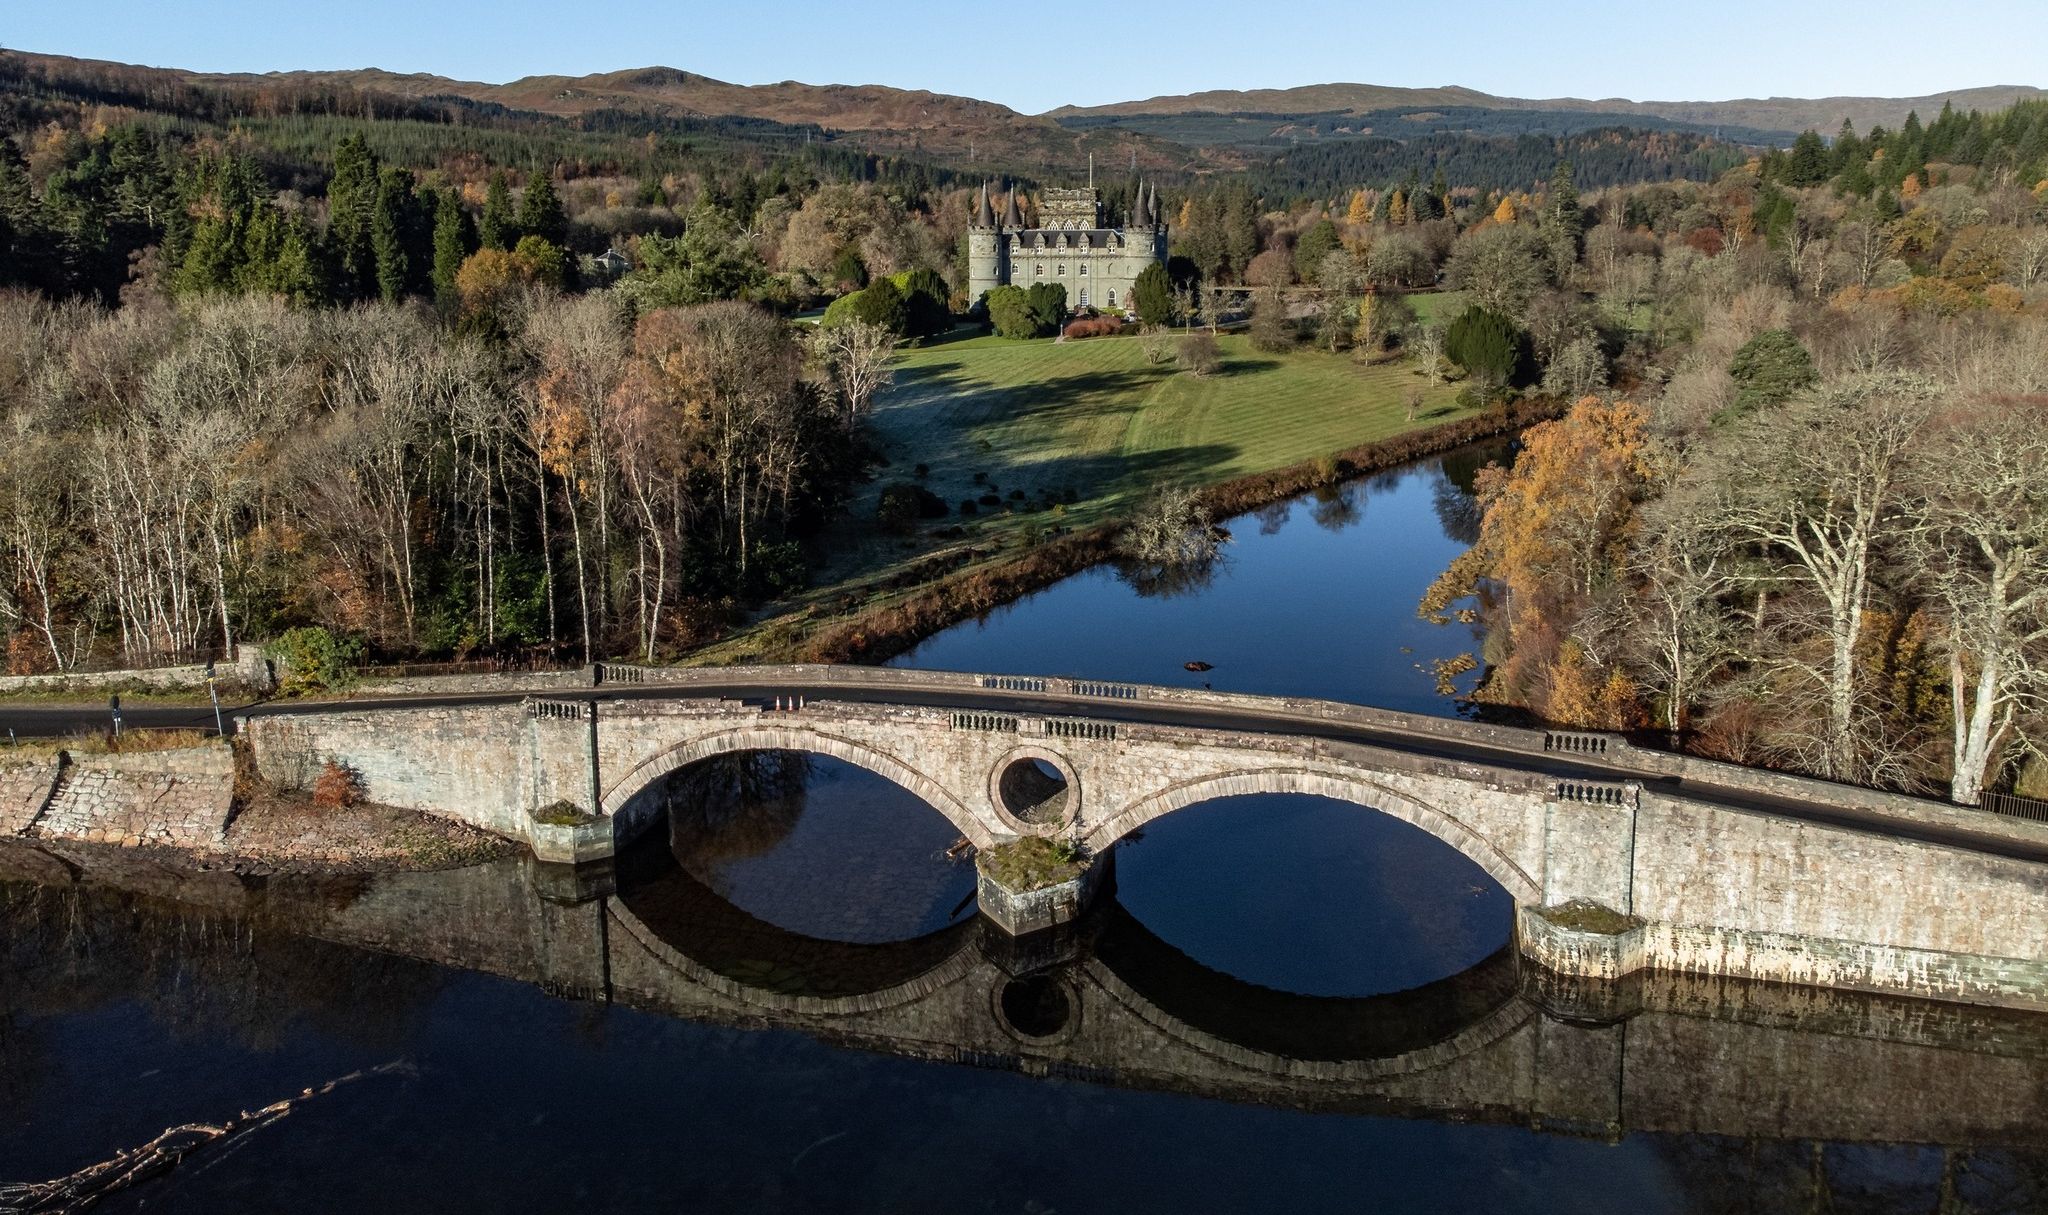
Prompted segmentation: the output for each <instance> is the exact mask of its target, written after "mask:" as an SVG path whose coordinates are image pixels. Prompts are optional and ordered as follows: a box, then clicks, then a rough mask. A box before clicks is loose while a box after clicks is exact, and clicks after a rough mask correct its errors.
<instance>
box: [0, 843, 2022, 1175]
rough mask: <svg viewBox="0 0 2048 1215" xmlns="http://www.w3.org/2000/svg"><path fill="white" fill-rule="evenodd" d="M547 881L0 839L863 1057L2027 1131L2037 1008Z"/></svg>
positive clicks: (116, 890)
mask: <svg viewBox="0 0 2048 1215" xmlns="http://www.w3.org/2000/svg"><path fill="white" fill-rule="evenodd" d="M631 876H632V875H628V877H629V878H630V877H631ZM565 879H566V875H565V874H564V873H563V872H562V871H559V870H556V869H551V868H549V867H544V866H540V865H537V864H535V863H533V862H531V861H529V860H508V861H502V862H497V863H493V864H490V865H485V866H479V867H475V868H471V869H465V870H458V871H452V872H445V873H432V874H394V875H388V876H381V877H377V878H349V879H339V880H336V879H315V878H303V879H302V878H288V877H273V878H270V879H267V880H260V879H240V878H236V877H234V876H232V875H226V874H220V873H202V874H183V873H178V872H175V871H171V870H167V869H164V868H162V867H161V866H158V865H155V864H153V863H150V862H148V861H146V860H142V859H139V858H136V857H134V856H133V855H132V854H119V853H108V852H104V851H93V850H87V849H82V848H79V849H68V850H61V851H60V850H54V849H40V848H29V847H25V846H20V845H8V846H6V847H4V848H0V881H5V882H8V883H10V884H9V885H8V886H6V887H4V888H0V896H4V898H0V909H5V914H6V915H8V916H9V917H12V918H11V919H10V922H9V923H7V925H6V928H7V932H8V935H9V939H10V940H14V941H16V942H17V943H19V942H21V941H25V940H27V939H29V938H30V937H31V936H32V935H33V934H32V932H31V931H30V929H31V928H32V927H33V923H34V922H41V921H43V920H47V921H51V922H54V921H56V920H57V919H59V918H61V917H60V916H58V915H57V914H56V913H55V912H53V911H52V910H51V909H50V908H49V907H45V906H42V905H43V904H48V903H50V901H51V900H60V901H61V900H74V901H75V900H99V901H101V902H103V903H106V904H108V905H112V906H118V907H119V908H121V910H122V912H123V914H122V915H119V916H112V917H105V918H106V919H107V920H108V921H109V922H118V923H122V924H126V925H134V924H144V925H146V924H147V923H149V922H151V921H152V919H160V920H166V921H170V922H173V923H174V924H176V925H179V926H180V927H179V928H178V929H177V931H178V933H179V935H180V937H181V938H182V939H191V938H192V934H191V933H190V932H189V931H188V929H189V926H190V924H191V923H192V922H193V921H194V920H195V919H198V920H204V921H206V922H208V923H211V924H216V925H219V926H223V927H237V926H238V927H237V932H241V931H257V930H259V929H260V930H261V931H264V932H283V933H289V934H293V935H294V936H297V937H302V938H307V939H309V940H311V941H313V942H328V943H334V944H340V945H346V946H356V947H361V948H367V949H371V950H376V951H380V952H382V953H386V954H393V955H399V956H402V957H407V958H415V959H420V960H422V961H426V962H430V963H434V964H436V965H439V966H444V967H457V968H462V969H467V970H474V971H482V972H488V973H491V974H496V975H501V976H505V977H509V978H513V979H517V980H521V981H525V982H529V983H533V984H536V985H539V986H540V987H542V988H543V989H544V990H546V991H548V992H549V993H552V994H554V995H557V996H559V997H561V998H565V999H574V1000H585V1001H591V1002H594V1003H603V1004H611V1005H618V1006H624V1007H630V1008H634V1009H642V1010H648V1011H651V1012H657V1013H661V1014H666V1015H670V1016H677V1017H683V1018H688V1019H690V1020H693V1021H697V1022H702V1023H712V1024H721V1025H729V1026H741V1027H748V1028H763V1027H779V1028H789V1029H795V1030H798V1031H801V1032H804V1033H806V1034H809V1035H811V1036H813V1037H815V1038H818V1039H820V1040H823V1041H826V1042H829V1043H833V1044H836V1045H840V1046H845V1047H850V1048H855V1049H860V1050H869V1051H882V1052H888V1053H891V1054H895V1055H901V1056H908V1057H913V1058H919V1059H927V1060H938V1061H943V1062H950V1063H959V1064H966V1065H972V1066H979V1067H993V1068H1001V1069H1005V1070H1012V1071H1016V1072H1021V1073H1025V1074H1034V1075H1048V1076H1060V1077H1067V1078H1071V1079H1078V1080H1083V1081H1087V1082H1091V1083H1096V1084H1103V1085H1113V1086H1120V1087H1129V1088H1137V1089H1153V1090H1166V1091H1173V1092H1181V1093H1189V1094H1194V1095H1199V1096H1202V1097H1207V1098H1215V1099H1221V1100H1227V1101H1238V1102H1252V1103H1259V1104H1266V1105H1273V1106H1282V1107H1289V1108H1296V1109H1305V1110H1317V1111H1328V1110H1336V1111H1346V1112H1358V1113H1373V1114H1384V1115H1393V1116H1399V1117H1414V1118H1430V1119H1448V1120H1456V1121H1488V1122H1499V1123H1510V1124H1519V1125H1535V1126H1539V1127H1545V1128H1551V1129H1555V1130H1560V1131H1565V1132H1570V1133H1576V1134H1587V1135H1593V1136H1598V1137H1609V1136H1614V1135H1618V1134H1622V1133H1629V1132H1659V1133H1661V1132H1673V1133H1704V1134H1710V1135H1722V1136H1735V1137H1740V1138H1743V1139H1752V1140H1785V1141H1805V1142H1838V1143H1886V1144H1929V1145H1950V1146H1957V1147H1962V1146H1969V1147H1973V1148H1986V1147H1993V1146H1999V1145H2009V1146H2014V1147H2022V1148H2025V1147H2032V1146H2035V1144H2036V1141H2037V1139H2038V1136H2039V1128H2040V1127H2041V1126H2042V1125H2044V1124H2048V1018H2043V1017H2040V1016H2037V1015H2030V1014H2021V1013H2011V1012H2002V1011H1998V1010H1990V1009H1984V1008H1977V1007H1969V1006H1961V1005H1947V1004H1935V1003H1929V1002H1922V1001H1914V1000H1908V999H1896V998H1878V997H1869V996H1859V995H1852V994H1846V993H1839V992H1828V991H1823V990H1820V989H1815V988H1788V987H1778V986H1771V985H1763V984H1755V983H1746V982H1739V981H1732V980H1711V979H1700V978H1686V977H1674V976H1665V975H1654V974H1647V975H1641V976H1638V977H1636V978H1633V979H1631V980H1627V981H1624V982H1621V983H1610V984H1593V983H1584V982H1579V983H1575V984H1565V983H1562V982H1560V981H1559V980H1558V979H1556V978H1555V977H1554V976H1547V975H1544V974H1542V973H1541V972H1537V971H1534V970H1533V969H1525V968H1523V967H1522V966H1521V965H1520V964H1519V963H1518V961H1517V960H1516V959H1515V958H1514V957H1513V956H1512V954H1511V953H1510V952H1508V951H1503V952H1501V953H1498V954H1495V955H1493V956H1491V957H1488V958H1486V959H1485V960H1483V961H1481V962H1480V963H1478V964H1477V965H1475V966H1473V967H1471V968H1469V969H1467V970H1465V971H1464V972H1462V973H1460V974H1457V975H1454V976H1451V977H1449V978H1446V979H1443V980H1440V981H1438V982H1435V983H1431V984H1428V985H1425V986H1423V987H1418V988H1415V989H1412V990H1408V991H1402V992H1396V993H1390V994H1387V995H1382V996H1372V997H1364V998H1356V999H1352V998H1327V997H1305V996H1298V995H1290V994H1287V993H1282V992H1276V991H1272V990H1270V989H1265V988H1260V987H1257V986H1255V985H1252V984H1248V983H1245V982H1243V981H1241V980H1238V979H1235V978H1232V977H1230V976H1228V975H1223V974H1219V973H1218V972H1216V971H1214V970H1211V969H1209V968H1207V967H1205V966H1203V965H1201V964H1200V963H1199V962H1196V961H1194V960H1193V959H1190V958H1188V957H1187V956H1185V955H1184V954H1182V953H1181V952H1180V951H1179V950H1177V949H1175V948H1174V947H1173V946H1171V945H1169V944H1167V943H1166V942H1164V941H1161V940H1160V939H1158V938H1157V937H1156V936H1155V935H1154V934H1152V933H1151V932H1150V931H1148V930H1147V929H1146V928H1145V926H1144V925H1143V924H1141V923H1139V922H1137V921H1136V920H1135V919H1134V918H1133V917H1132V916H1131V915H1130V914H1129V913H1128V912H1127V911H1125V910H1124V909H1122V908H1121V907H1120V906H1118V905H1117V904H1116V902H1115V900H1114V898H1113V897H1112V898H1109V899H1106V900H1104V902H1103V905H1102V906H1101V907H1100V908H1099V909H1098V912H1097V913H1096V914H1093V915H1090V916H1088V917H1086V918H1084V919H1083V920H1081V921H1079V922H1077V923H1076V924H1074V925H1072V926H1070V927H1069V928H1065V929H1061V930H1057V931H1055V932H1053V933H1048V934H1040V935H1039V936H1036V937H1029V938H1022V939H1018V938H1013V937H1009V936H1007V935H1005V934H1002V933H1000V932H994V931H988V930H986V928H985V925H984V924H983V923H982V922H980V921H968V922H966V923H963V924H955V925H952V926H949V927H945V928H942V929H939V930H938V931H936V932H932V933H929V934H926V935H924V936H921V937H917V938H915V939H912V940H908V941H902V942H896V943H890V944H879V945H876V944H857V943H848V942H841V941H822V940H818V939H815V938H810V937H805V936H803V935H801V934H798V933H794V932H791V931H789V930H787V929H782V928H778V927H776V926H774V925H772V924H768V923H767V922H765V921H763V920H760V919H758V918H756V917H754V916H752V915H749V914H748V913H747V912H745V911H742V910H740V909H739V908H736V907H734V906H732V905H731V904H730V903H728V902H726V901H725V900H724V899H722V898H721V897H720V896H719V895H718V894H717V893H716V892H715V891H714V890H712V889H711V888H710V887H709V886H707V885H706V884H705V883H704V882H702V881H701V880H699V879H697V878H695V877H692V876H691V875H690V874H688V873H687V872H685V871H683V870H682V869H680V868H671V869H669V870H668V871H666V872H663V873H658V874H654V875H650V876H648V880H645V881H640V882H638V883H637V884H635V883H634V882H632V881H629V882H628V892H627V893H626V894H624V895H618V894H614V893H612V892H611V891H610V889H609V888H608V887H607V886H603V885H601V886H599V887H598V888H595V889H588V888H586V889H580V890H579V889H577V887H576V882H575V881H573V880H565ZM39 907H41V908H42V909H41V910H38V908H39ZM37 917H40V920H38V918H37ZM53 931H54V930H53ZM215 935H216V936H218V937H221V938H223V939H225V938H228V937H234V936H236V935H237V933H219V934H215ZM249 966H250V967H251V969H252V972H253V968H254V964H253V962H250V963H249ZM245 978H248V979H249V980H250V981H251V982H252V983H253V982H256V981H257V979H256V977H255V976H254V975H253V973H252V975H251V976H245ZM215 981H216V982H232V981H233V976H232V975H231V974H225V975H219V976H215Z"/></svg>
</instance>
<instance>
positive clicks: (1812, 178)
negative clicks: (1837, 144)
mask: <svg viewBox="0 0 2048 1215" xmlns="http://www.w3.org/2000/svg"><path fill="white" fill-rule="evenodd" d="M1827 179H1828V149H1827V145H1826V144H1824V143H1822V142H1821V139H1820V136H1819V135H1817V134H1815V133H1814V132H1813V131H1811V130H1806V131H1801V132H1800V133H1799V138H1798V139H1795V140H1793V141H1792V154H1791V155H1790V156H1789V157H1787V158H1786V161H1785V184H1787V185H1791V186H1817V185H1819V184H1820V183H1822V182H1824V181H1826V180H1827Z"/></svg>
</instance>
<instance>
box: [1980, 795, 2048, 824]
mask: <svg viewBox="0 0 2048 1215" xmlns="http://www.w3.org/2000/svg"><path fill="white" fill-rule="evenodd" d="M1983 808H1984V809H1986V810H1989V811H1991V812H1992V813H1993V814H2003V815H2005V816H2006V817H2007V818H2023V819H2027V820H2028V821H2030V822H2036V823H2048V802H2044V801H2042V800H2041V799H2040V798H2038V797H2021V796H2019V795H2018V794H2016V793H1986V794H1985V795H1984V806H1983Z"/></svg>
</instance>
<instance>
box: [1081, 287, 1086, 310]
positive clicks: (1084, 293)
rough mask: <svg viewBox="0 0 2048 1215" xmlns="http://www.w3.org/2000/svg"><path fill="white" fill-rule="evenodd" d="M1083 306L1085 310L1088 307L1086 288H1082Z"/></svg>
mask: <svg viewBox="0 0 2048 1215" xmlns="http://www.w3.org/2000/svg"><path fill="white" fill-rule="evenodd" d="M1081 306H1082V307H1083V308H1086V307H1087V306H1088V289H1087V288H1086V287H1083V288H1081Z"/></svg>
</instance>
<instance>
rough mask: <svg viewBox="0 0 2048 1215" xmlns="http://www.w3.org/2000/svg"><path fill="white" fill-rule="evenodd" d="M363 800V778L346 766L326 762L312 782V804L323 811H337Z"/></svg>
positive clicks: (330, 761) (334, 762)
mask: <svg viewBox="0 0 2048 1215" xmlns="http://www.w3.org/2000/svg"><path fill="white" fill-rule="evenodd" d="M362 800H363V777H362V774H361V773H359V772H357V771H356V770H355V769H354V768H351V767H349V766H348V765H347V764H343V763H338V762H336V761H334V760H331V759H330V760H328V761H327V762H326V763H325V764H323V765H322V766H321V768H320V776H319V779H317V780H315V781H314V782H313V804H314V805H316V806H319V807H320V808H322V809H323V810H339V809H342V808H343V807H346V806H353V805H355V804H356V803H357V802H359V801H362Z"/></svg>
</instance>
